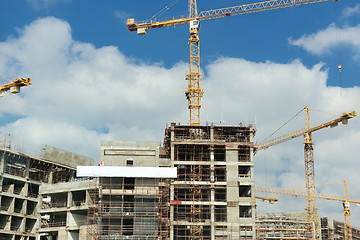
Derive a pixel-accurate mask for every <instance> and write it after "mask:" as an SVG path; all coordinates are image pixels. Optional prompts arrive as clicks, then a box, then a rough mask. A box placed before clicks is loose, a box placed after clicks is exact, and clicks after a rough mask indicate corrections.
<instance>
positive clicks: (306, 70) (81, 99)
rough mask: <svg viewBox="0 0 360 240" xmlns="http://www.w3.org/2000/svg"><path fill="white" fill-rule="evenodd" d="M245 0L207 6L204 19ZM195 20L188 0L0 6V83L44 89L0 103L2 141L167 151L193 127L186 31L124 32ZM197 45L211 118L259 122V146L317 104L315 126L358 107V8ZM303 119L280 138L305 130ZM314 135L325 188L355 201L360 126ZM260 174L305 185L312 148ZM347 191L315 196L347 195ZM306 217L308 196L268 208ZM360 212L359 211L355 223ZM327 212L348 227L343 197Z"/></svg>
mask: <svg viewBox="0 0 360 240" xmlns="http://www.w3.org/2000/svg"><path fill="white" fill-rule="evenodd" d="M245 2H248V1H242V2H241V3H245ZM172 3H176V4H175V5H174V6H173V7H171V8H170V9H169V10H168V11H166V12H165V13H164V14H162V15H159V14H157V13H162V12H163V11H162V10H163V9H167V8H169V7H170V6H171V5H172ZM238 4H239V1H236V0H226V1H225V0H224V1H222V2H221V3H219V1H215V0H207V1H204V0H199V1H198V5H199V10H200V11H201V10H208V9H215V8H221V7H229V6H234V5H238ZM186 12H187V1H186V0H178V1H172V0H167V1H160V0H153V1H146V0H136V1H116V0H107V1H100V0H93V1H88V0H13V1H1V2H0V29H1V31H0V74H1V80H0V81H1V83H5V82H6V81H7V79H10V80H11V79H14V78H17V77H31V78H32V80H33V85H32V86H29V87H25V88H22V92H21V93H20V94H17V95H13V94H10V93H7V94H6V95H5V96H4V97H3V98H1V99H0V132H1V137H2V138H5V136H7V137H8V134H10V135H11V136H14V137H13V138H14V139H13V141H14V142H16V143H17V144H19V145H22V146H24V147H26V148H28V149H30V150H34V151H36V150H40V149H41V146H42V145H43V144H49V145H53V146H55V147H59V148H62V149H65V150H69V151H73V152H76V153H79V154H82V155H85V156H89V157H91V158H93V159H94V160H95V162H97V161H98V159H99V146H100V142H101V141H102V140H124V141H125V140H141V141H144V140H151V141H159V142H161V140H162V137H163V132H164V127H165V126H166V124H167V123H170V122H181V123H184V124H186V123H187V121H188V110H187V102H186V100H185V97H184V89H185V87H186V81H185V80H184V78H185V74H186V72H187V69H188V63H187V62H188V53H189V50H188V45H187V38H188V26H176V27H168V28H164V29H154V30H150V31H149V32H148V34H147V35H146V36H137V35H136V33H131V32H128V31H127V30H126V26H125V21H126V19H127V18H130V17H134V18H135V19H136V20H145V19H148V18H151V17H152V16H157V17H158V18H159V19H166V18H168V17H171V16H178V15H182V14H186ZM200 38H201V56H202V70H203V73H204V77H203V81H202V87H204V91H205V95H204V98H203V108H202V116H201V118H202V121H213V122H219V121H223V122H224V121H226V122H227V123H229V124H230V123H234V122H239V121H241V122H245V123H255V124H256V127H257V136H256V139H255V141H256V142H261V141H263V140H264V139H266V138H267V137H268V136H270V135H271V134H272V133H273V132H274V131H275V130H276V129H278V128H279V127H280V126H282V125H283V124H284V123H285V122H287V121H288V120H289V119H290V118H291V117H293V116H294V115H295V114H296V113H298V112H299V111H300V110H301V109H302V108H304V106H306V105H309V106H311V107H312V109H313V111H312V119H313V125H316V124H320V123H322V122H325V121H328V120H331V119H332V118H334V117H336V116H338V115H340V114H341V113H342V112H350V111H353V110H356V111H360V109H359V102H360V89H359V85H360V3H359V1H357V0H346V1H345V0H344V1H340V2H333V1H329V2H325V3H318V4H312V5H306V6H301V7H293V8H287V9H281V10H273V11H268V12H263V13H254V14H249V15H242V16H236V17H231V18H224V19H218V20H210V21H205V22H203V23H202V26H201V35H200ZM338 65H342V71H341V72H340V71H339V69H338ZM303 117H304V115H303V114H300V115H299V117H298V118H296V119H295V120H294V121H292V122H290V123H289V124H287V125H286V127H285V128H283V129H282V130H281V131H279V132H278V135H281V134H285V133H288V132H291V131H294V130H297V129H300V128H302V127H303ZM275 136H276V135H274V137H275ZM313 138H314V143H315V145H314V148H315V151H314V155H315V163H316V165H315V168H316V173H315V174H316V182H317V183H319V184H320V183H328V182H336V181H339V180H342V179H347V180H348V181H349V193H350V197H351V199H355V200H360V187H359V184H358V182H359V180H360V176H359V156H360V148H359V144H360V141H359V140H360V119H358V118H354V119H351V120H350V121H349V125H346V126H344V125H339V127H337V128H333V129H324V130H321V131H319V132H316V133H314V134H313ZM255 165H256V177H255V178H256V180H255V181H256V184H258V185H261V186H268V187H272V186H276V187H282V188H298V187H301V186H303V185H304V160H303V144H302V139H301V138H299V139H294V140H291V141H289V142H286V143H283V144H280V145H277V146H273V147H271V148H270V149H267V150H262V151H261V152H259V153H257V154H256V156H255ZM341 184H342V183H341V182H337V183H332V184H325V185H320V186H319V187H318V189H317V190H318V191H319V192H322V193H333V194H340V195H341V194H342V193H343V192H342V191H343V187H342V185H341ZM299 189H300V188H299ZM259 195H260V194H259ZM262 196H272V197H274V196H273V195H268V194H262ZM303 208H304V199H294V198H287V197H281V198H280V201H279V203H277V204H274V205H269V204H266V203H259V210H260V211H262V212H277V211H302V210H303ZM359 208H360V207H358V206H356V205H353V207H352V219H353V223H354V224H355V225H356V226H357V227H360V210H359ZM319 212H320V215H322V216H330V217H333V218H335V219H338V220H342V205H341V203H339V202H332V201H323V200H322V201H319Z"/></svg>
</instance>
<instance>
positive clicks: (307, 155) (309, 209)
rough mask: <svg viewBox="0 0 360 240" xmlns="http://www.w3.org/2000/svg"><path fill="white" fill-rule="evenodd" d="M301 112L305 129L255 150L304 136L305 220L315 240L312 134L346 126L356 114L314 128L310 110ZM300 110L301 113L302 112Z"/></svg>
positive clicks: (318, 232)
mask: <svg viewBox="0 0 360 240" xmlns="http://www.w3.org/2000/svg"><path fill="white" fill-rule="evenodd" d="M303 110H305V113H306V114H305V128H303V129H300V130H297V131H295V132H292V133H289V134H285V135H283V136H280V137H278V138H274V139H272V140H269V141H266V142H263V143H260V144H258V145H256V146H255V149H256V150H257V151H258V150H261V149H265V148H268V147H270V146H273V145H276V144H279V143H282V142H285V141H288V140H290V139H293V138H296V137H299V136H302V135H303V136H304V160H305V185H306V192H307V197H306V208H305V210H306V214H307V220H308V221H309V222H314V226H315V229H314V231H315V239H319V238H320V223H319V221H318V217H317V208H316V200H315V198H314V197H313V196H314V195H315V194H316V192H315V169H314V153H313V152H314V148H313V142H312V133H313V132H315V131H318V130H320V129H323V128H327V127H336V126H337V125H338V124H339V123H340V122H341V123H342V124H347V123H348V120H349V119H350V118H353V117H355V116H356V112H355V111H352V112H349V113H343V114H341V116H340V117H337V118H335V119H333V120H331V121H328V122H326V123H323V124H320V125H317V126H315V127H310V108H309V107H308V106H306V107H305V108H304V109H303ZM303 110H302V111H303Z"/></svg>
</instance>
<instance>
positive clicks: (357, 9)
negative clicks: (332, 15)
mask: <svg viewBox="0 0 360 240" xmlns="http://www.w3.org/2000/svg"><path fill="white" fill-rule="evenodd" d="M359 13H360V4H356V5H355V6H354V7H347V8H345V9H344V10H343V11H342V17H343V18H350V17H352V16H355V15H357V14H359Z"/></svg>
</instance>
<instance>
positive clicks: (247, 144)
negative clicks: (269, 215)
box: [163, 123, 256, 240]
mask: <svg viewBox="0 0 360 240" xmlns="http://www.w3.org/2000/svg"><path fill="white" fill-rule="evenodd" d="M255 132H256V131H255V128H254V127H253V126H252V125H247V126H245V125H243V124H242V123H238V125H235V126H234V125H233V126H226V125H219V126H215V125H213V124H208V125H205V126H204V125H202V126H189V125H179V124H174V123H173V124H171V126H170V127H168V128H166V129H165V137H164V154H163V156H164V157H168V158H170V162H171V166H173V167H176V168H177V169H178V175H177V179H175V180H174V181H172V182H171V185H170V237H171V239H176V240H188V239H197V240H198V239H201V240H211V239H255V199H254V193H253V188H252V186H253V178H252V177H253V174H252V172H253V163H252V154H253V150H252V148H253V143H252V138H253V136H254V134H255Z"/></svg>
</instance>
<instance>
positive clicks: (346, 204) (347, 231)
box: [255, 180, 360, 240]
mask: <svg viewBox="0 0 360 240" xmlns="http://www.w3.org/2000/svg"><path fill="white" fill-rule="evenodd" d="M342 181H343V183H344V196H338V195H333V194H323V193H314V194H313V195H311V196H309V195H308V192H307V191H306V192H303V191H295V190H289V189H280V188H273V187H260V186H255V191H256V192H265V193H274V194H284V195H290V196H295V197H306V198H308V197H311V198H313V199H326V200H334V201H340V202H342V203H343V215H344V239H345V240H352V226H351V217H350V203H356V204H360V201H356V200H350V199H349V193H348V187H347V181H346V180H342ZM258 198H260V197H258Z"/></svg>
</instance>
